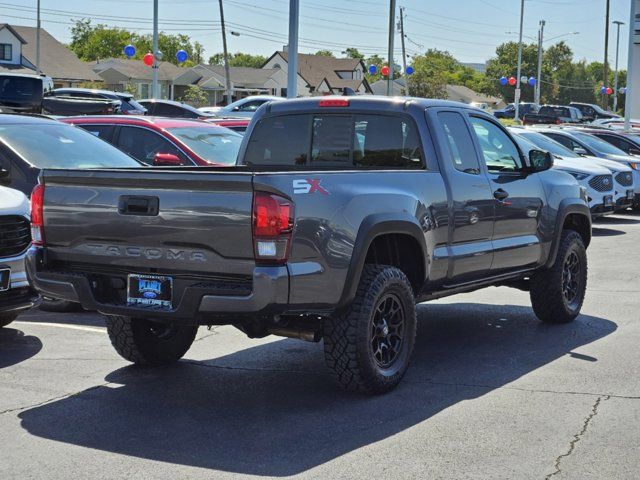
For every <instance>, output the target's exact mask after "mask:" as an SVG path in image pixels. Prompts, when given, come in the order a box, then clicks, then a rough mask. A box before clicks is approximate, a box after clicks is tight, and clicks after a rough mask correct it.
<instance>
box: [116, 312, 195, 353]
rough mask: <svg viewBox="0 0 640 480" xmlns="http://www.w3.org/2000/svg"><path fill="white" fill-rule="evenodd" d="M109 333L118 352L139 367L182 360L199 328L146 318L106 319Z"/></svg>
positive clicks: (119, 317)
mask: <svg viewBox="0 0 640 480" xmlns="http://www.w3.org/2000/svg"><path fill="white" fill-rule="evenodd" d="M106 324H107V332H108V333H109V339H110V340H111V345H113V348H115V349H116V352H118V354H119V355H120V356H121V357H122V358H124V359H125V360H128V361H130V362H133V363H136V364H139V365H169V364H172V363H175V362H177V361H178V360H180V359H181V358H182V357H183V355H184V354H185V353H187V350H189V347H191V344H192V343H193V341H194V339H195V338H196V333H197V332H198V326H197V325H193V326H192V325H187V326H175V325H165V324H163V323H158V322H152V321H150V320H147V319H144V318H131V317H124V316H120V315H107V316H106Z"/></svg>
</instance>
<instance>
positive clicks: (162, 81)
mask: <svg viewBox="0 0 640 480" xmlns="http://www.w3.org/2000/svg"><path fill="white" fill-rule="evenodd" d="M90 66H91V68H92V69H93V71H94V72H95V73H96V74H97V75H98V76H99V78H100V79H102V81H103V82H104V83H105V85H104V88H106V89H107V90H114V91H117V92H122V91H124V90H125V89H126V88H127V86H128V85H130V86H131V88H133V89H134V92H131V93H134V95H135V96H136V97H137V98H149V97H151V84H152V81H153V68H151V67H148V66H147V65H145V64H144V62H143V61H142V60H130V59H125V58H108V59H104V60H98V61H95V62H90ZM186 70H187V69H186V68H183V67H178V66H176V65H174V64H173V63H171V62H160V63H159V66H158V88H159V91H158V98H164V99H171V100H173V99H174V95H173V85H174V80H175V78H176V77H178V76H180V75H181V74H182V73H184V72H185V71H186Z"/></svg>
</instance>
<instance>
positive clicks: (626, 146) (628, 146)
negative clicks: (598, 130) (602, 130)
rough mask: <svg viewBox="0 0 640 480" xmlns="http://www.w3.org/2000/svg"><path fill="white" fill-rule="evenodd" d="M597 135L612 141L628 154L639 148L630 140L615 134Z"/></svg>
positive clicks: (609, 141) (612, 143)
mask: <svg viewBox="0 0 640 480" xmlns="http://www.w3.org/2000/svg"><path fill="white" fill-rule="evenodd" d="M597 136H598V137H600V138H601V139H602V140H604V141H606V142H608V143H610V144H611V145H613V146H614V147H616V148H619V149H620V150H622V151H623V152H625V153H627V154H628V153H629V152H630V151H631V150H638V147H637V146H635V145H634V144H633V143H631V142H630V141H628V140H625V139H624V138H620V137H614V136H611V135H597Z"/></svg>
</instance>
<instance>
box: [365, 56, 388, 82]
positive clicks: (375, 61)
mask: <svg viewBox="0 0 640 480" xmlns="http://www.w3.org/2000/svg"><path fill="white" fill-rule="evenodd" d="M386 64H387V61H386V60H385V59H384V58H382V57H381V56H379V55H372V56H370V57H367V58H365V59H364V66H365V69H366V70H365V74H364V77H365V78H366V79H367V82H369V83H370V84H371V83H373V82H377V81H378V80H381V79H382V78H384V77H383V76H382V74H381V73H380V69H381V68H382V67H384V66H385V65H386ZM372 65H374V66H375V67H376V73H375V74H374V75H371V74H370V73H369V67H370V66H372Z"/></svg>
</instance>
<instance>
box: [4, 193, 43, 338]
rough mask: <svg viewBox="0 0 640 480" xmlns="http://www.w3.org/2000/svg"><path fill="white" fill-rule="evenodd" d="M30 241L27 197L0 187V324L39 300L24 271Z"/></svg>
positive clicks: (5, 322)
mask: <svg viewBox="0 0 640 480" xmlns="http://www.w3.org/2000/svg"><path fill="white" fill-rule="evenodd" d="M30 244H31V232H30V225H29V200H28V199H27V197H25V195H24V194H23V193H22V192H19V191H17V190H12V189H10V188H7V187H0V327H5V326H7V325H8V324H9V323H11V322H12V321H13V320H15V318H16V317H17V316H18V314H19V313H20V312H22V311H23V310H26V309H29V308H31V307H33V306H35V305H37V303H38V301H39V297H38V295H37V294H36V293H34V291H33V290H32V289H31V288H30V287H29V282H28V280H27V274H26V272H25V265H24V259H25V255H26V253H27V250H28V248H29V245H30Z"/></svg>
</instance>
